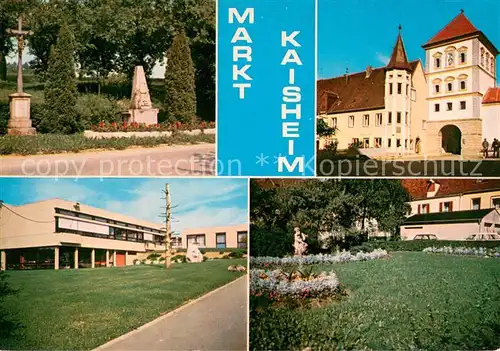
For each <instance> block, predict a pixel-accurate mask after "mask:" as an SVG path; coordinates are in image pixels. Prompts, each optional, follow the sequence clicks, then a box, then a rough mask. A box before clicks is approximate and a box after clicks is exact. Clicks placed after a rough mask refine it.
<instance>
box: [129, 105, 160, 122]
mask: <svg viewBox="0 0 500 351" xmlns="http://www.w3.org/2000/svg"><path fill="white" fill-rule="evenodd" d="M158 111H159V110H158V109H156V108H149V109H131V110H129V111H128V123H132V122H137V123H146V125H150V124H157V123H158Z"/></svg>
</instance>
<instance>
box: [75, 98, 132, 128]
mask: <svg viewBox="0 0 500 351" xmlns="http://www.w3.org/2000/svg"><path fill="white" fill-rule="evenodd" d="M76 110H77V112H78V114H79V115H80V118H81V124H82V127H83V128H84V129H85V130H88V129H90V127H91V126H92V125H96V124H98V123H99V122H101V121H104V122H108V123H112V122H121V121H122V111H123V110H122V108H121V107H120V106H119V104H118V103H117V102H116V101H114V100H110V99H109V98H107V97H105V96H103V95H95V94H83V95H80V96H79V97H78V101H77V104H76Z"/></svg>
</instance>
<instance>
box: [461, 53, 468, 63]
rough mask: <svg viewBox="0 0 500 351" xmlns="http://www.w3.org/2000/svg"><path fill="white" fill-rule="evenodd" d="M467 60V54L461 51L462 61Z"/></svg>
mask: <svg viewBox="0 0 500 351" xmlns="http://www.w3.org/2000/svg"><path fill="white" fill-rule="evenodd" d="M465 62H467V54H466V53H465V52H461V53H460V63H465Z"/></svg>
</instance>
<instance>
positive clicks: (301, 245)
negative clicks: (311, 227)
mask: <svg viewBox="0 0 500 351" xmlns="http://www.w3.org/2000/svg"><path fill="white" fill-rule="evenodd" d="M294 231H295V234H294V238H295V241H294V243H293V247H294V248H295V256H298V257H301V256H302V255H304V254H305V253H306V251H307V244H306V242H305V240H306V238H307V235H305V234H304V233H301V232H300V229H299V228H298V227H295V228H294Z"/></svg>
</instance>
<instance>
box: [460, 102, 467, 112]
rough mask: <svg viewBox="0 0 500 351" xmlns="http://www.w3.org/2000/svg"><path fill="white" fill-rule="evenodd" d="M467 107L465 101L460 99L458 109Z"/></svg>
mask: <svg viewBox="0 0 500 351" xmlns="http://www.w3.org/2000/svg"><path fill="white" fill-rule="evenodd" d="M466 108H467V103H466V102H465V101H460V109H461V110H465V109H466Z"/></svg>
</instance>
